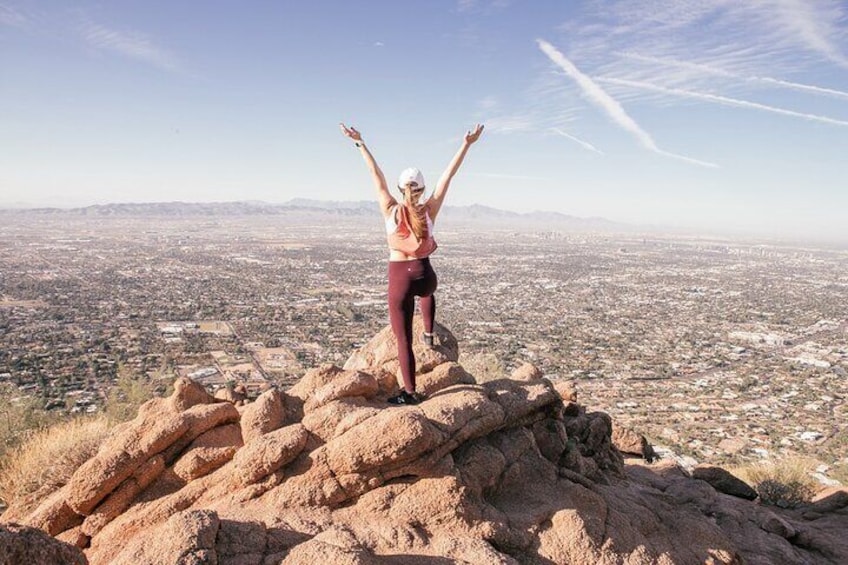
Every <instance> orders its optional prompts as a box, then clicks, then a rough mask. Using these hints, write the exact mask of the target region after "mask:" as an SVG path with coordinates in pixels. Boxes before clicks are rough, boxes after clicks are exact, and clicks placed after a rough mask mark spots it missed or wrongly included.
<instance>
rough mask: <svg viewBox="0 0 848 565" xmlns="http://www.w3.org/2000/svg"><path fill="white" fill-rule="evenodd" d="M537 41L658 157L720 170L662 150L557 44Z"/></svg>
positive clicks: (588, 94) (586, 93)
mask: <svg viewBox="0 0 848 565" xmlns="http://www.w3.org/2000/svg"><path fill="white" fill-rule="evenodd" d="M537 42H538V44H539V48H540V49H541V50H542V52H543V53H544V54H545V55H547V56H548V58H549V59H550V60H551V61H552V62H553V63H554V64H556V65H557V66H558V67H560V68H561V69H562V70H563V71H564V72H565V73H566V74H567V75H568V76H569V77H571V78H572V79H573V80H574V81H575V82H576V83H577V85H578V86H579V87H580V89H581V90H582V91H583V94H584V96H585V97H586V99H587V100H588V101H589V102H590V103H592V104H593V105H595V106H596V107H598V108H599V109H600V110H602V111H603V112H604V113H606V114H607V116H609V118H610V119H611V120H612V121H613V122H614V123H615V124H617V125H618V126H619V127H621V128H622V129H623V130H625V131H627V132H628V133H630V134H631V135H632V136H633V137H635V138H636V140H637V141H638V142H639V144H640V145H642V147H644V148H645V149H647V150H649V151H652V152H654V153H656V154H658V155H663V156H666V157H672V158H674V159H678V160H680V161H684V162H687V163H691V164H694V165H700V166H702V167H717V165H716V164H714V163H709V162H706V161H701V160H699V159H694V158H692V157H687V156H685V155H679V154H677V153H671V152H669V151H665V150H663V149H660V148H659V147H658V146H657V144H656V142H655V141H654V139H653V138H652V137H651V135H650V134H649V133H648V132H646V131H645V130H644V129H642V127H641V126H640V125H639V124H638V123H636V121H635V120H634V119H633V118H631V117H630V116H629V115H628V114H627V112H626V111H625V110H624V108H623V107H622V106H621V104H619V103H618V101H616V100H615V99H614V98H613V97H612V96H610V95H609V94H607V92H606V91H605V90H604V89H603V88H601V87H600V85H598V84H597V83H596V82H595V81H593V80H592V79H591V78H590V77H589V76H588V75H586V74H584V73H583V72H581V71H580V69H578V68H577V67H576V66H575V65H574V63H572V62H571V61H570V60H568V58H566V57H565V55H563V54H562V53H560V52H559V51H558V50H557V49H556V48H555V47H554V46H553V45H551V44H550V43H548V42H547V41H544V40H542V39H539V40H537Z"/></svg>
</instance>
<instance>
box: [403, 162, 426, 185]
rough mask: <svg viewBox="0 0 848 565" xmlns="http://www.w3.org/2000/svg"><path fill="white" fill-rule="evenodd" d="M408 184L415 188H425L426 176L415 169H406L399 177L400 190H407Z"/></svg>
mask: <svg viewBox="0 0 848 565" xmlns="http://www.w3.org/2000/svg"><path fill="white" fill-rule="evenodd" d="M408 184H412V185H414V188H424V175H422V174H421V171H419V170H418V169H416V168H414V167H410V168H409V169H404V171H403V172H402V173H401V174H400V176H399V177H398V188H406V186H407V185H408Z"/></svg>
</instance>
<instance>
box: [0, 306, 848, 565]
mask: <svg viewBox="0 0 848 565" xmlns="http://www.w3.org/2000/svg"><path fill="white" fill-rule="evenodd" d="M417 323H419V322H417ZM415 347H416V358H417V359H418V360H419V361H420V362H419V364H418V367H417V369H418V372H419V379H420V382H421V384H422V388H423V389H424V390H425V392H426V393H427V395H428V397H427V399H426V401H425V402H423V403H422V404H420V405H417V406H403V407H394V406H390V405H388V404H387V403H386V402H385V399H386V397H387V396H388V395H389V394H391V393H392V392H394V391H396V390H397V382H396V377H395V375H396V373H397V356H396V351H395V344H394V340H393V338H392V335H391V331H390V330H389V329H388V328H386V329H384V330H383V331H381V332H380V333H379V334H378V335H377V336H375V338H374V339H373V340H372V341H371V342H370V343H369V344H367V345H366V346H365V347H363V349H362V350H360V351H358V352H356V353H355V354H354V355H353V356H352V357H351V358H350V359H349V360H348V362H347V363H346V364H345V366H344V367H343V368H340V367H335V366H332V365H324V366H322V367H318V368H315V369H312V370H310V371H308V372H307V374H305V375H304V377H303V378H302V379H301V380H300V382H298V383H297V384H296V385H295V386H293V387H292V388H291V389H289V390H287V391H276V390H272V391H267V392H265V393H263V394H262V395H261V396H260V397H259V398H258V399H257V400H256V401H254V402H253V403H249V404H247V405H246V406H244V407H240V408H238V409H237V408H236V407H235V406H234V404H233V403H232V402H228V401H226V400H222V399H221V398H219V399H215V398H213V397H212V396H210V395H208V394H207V393H206V392H205V391H203V390H202V388H201V387H199V386H198V385H196V383H192V382H190V381H185V380H181V381H178V383H177V386H176V388H175V392H174V394H173V396H171V397H170V398H168V399H154V400H151V401H150V402H148V403H147V404H145V405H144V406H143V407H142V409H141V410H140V412H139V415H138V417H137V418H136V419H135V420H133V421H132V422H130V423H128V424H126V425H122V426H120V427H119V428H116V429H115V430H114V432H113V435H112V436H111V437H110V438H109V440H108V441H107V442H105V443H104V444H103V446H102V448H101V449H100V451H99V452H98V453H97V454H96V455H95V456H94V457H93V458H92V459H90V460H89V461H88V462H86V463H85V464H84V465H82V466H81V467H80V468H79V469H78V470H77V472H76V473H75V474H74V475H73V477H72V478H71V480H70V481H69V483H68V484H67V485H65V486H64V487H62V488H60V489H59V490H57V491H55V492H54V493H53V494H52V495H50V496H49V497H48V498H46V499H45V500H44V501H43V502H42V504H41V505H40V506H39V507H38V508H37V509H36V510H35V511H34V512H31V513H29V514H27V515H25V516H17V515H16V514H15V509H14V508H11V509H10V513H9V516H16V518H18V521H20V522H23V523H26V524H29V525H32V526H36V527H38V528H41V529H43V530H44V531H46V532H47V533H49V534H50V535H54V536H57V537H59V538H60V539H62V540H66V541H70V542H72V543H74V544H76V545H78V546H79V547H80V548H82V550H83V551H84V552H85V555H86V557H87V559H88V561H89V562H90V563H92V565H101V564H102V565H106V564H109V565H113V564H114V565H121V564H126V565H129V564H132V565H137V564H143V563H150V564H154V563H176V562H181V563H183V562H184V563H220V564H236V563H238V564H245V565H246V564H251V565H277V564H283V563H285V564H292V563H315V562H325V563H352V564H353V563H356V564H366V563H398V564H399V563H412V564H415V563H421V564H425V563H436V562H454V563H503V564H515V563H570V564H580V563H586V564H596V563H631V564H636V563H666V564H680V563H727V564H730V563H763V564H765V563H769V564H781V563H787V564H789V563H792V564H796V563H840V562H848V541H846V540H845V536H844V534H843V533H842V532H844V531H845V529H846V527H848V494H846V492H845V491H844V490H839V489H836V490H834V491H833V492H831V493H828V494H827V496H825V497H822V498H821V499H820V500H817V501H816V502H814V503H812V504H810V505H808V506H807V507H802V508H798V509H795V510H782V509H774V508H769V507H766V506H763V505H760V504H758V503H757V502H751V501H749V500H745V499H744V498H740V496H744V493H746V492H747V491H745V490H744V489H741V490H740V491H739V492H735V491H733V492H732V493H731V494H726V492H728V491H729V490H731V487H732V488H737V487H739V485H738V484H736V483H735V482H734V481H733V480H732V476H726V475H724V474H722V473H720V472H718V471H712V470H703V471H697V474H696V475H695V476H690V475H689V473H688V472H686V471H685V470H683V469H680V468H679V467H677V466H676V465H674V464H673V463H670V462H662V461H661V462H659V463H656V464H653V465H649V464H648V463H647V462H643V463H630V464H625V460H624V459H623V457H622V454H621V452H620V451H619V449H617V448H616V443H615V441H614V438H615V437H616V435H615V434H614V430H615V429H616V428H615V426H614V425H613V422H612V421H611V419H610V418H609V416H608V415H607V414H605V413H602V412H593V411H591V410H587V409H586V408H585V407H584V406H583V405H580V404H578V403H577V402H576V399H577V398H576V395H575V394H574V392H573V388H572V387H570V386H567V385H566V384H563V383H552V382H550V381H549V380H547V379H545V378H543V376H542V375H541V373H540V372H539V371H538V370H536V369H535V368H534V367H532V366H530V365H527V366H524V367H521V368H519V369H518V370H516V371H515V372H514V373H513V375H512V378H507V379H501V380H496V381H489V382H484V383H477V382H476V381H475V379H474V375H471V374H469V373H468V372H467V371H466V370H465V369H464V368H463V367H461V366H460V365H459V364H457V360H458V346H457V343H456V340H455V339H454V337H453V336H452V335H451V334H450V332H449V331H448V330H446V329H445V328H443V327H439V328H437V345H436V347H435V348H433V349H430V348H426V347H424V346H423V345H421V344H416V346H415ZM239 402H240V401H239ZM617 436H618V437H617V438H616V441H619V442H620V443H622V446H623V443H624V441H625V440H627V441H629V442H630V445H631V446H632V447H631V448H630V450H631V451H635V452H637V454H640V455H644V454H645V446H644V444H643V443H642V440H643V438H641V437H640V436H637V435H635V434H634V435H633V436H627V435H626V434H625V435H624V436H622V434H620V433H619V434H617ZM628 461H629V462H631V461H632V460H628ZM5 528H6V530H3V532H5V531H7V530H8V531H12V530H11V526H5ZM18 531H20V530H18ZM3 535H5V533H4V534H3ZM16 535H24V534H23V533H19V534H16ZM57 543H58V542H57Z"/></svg>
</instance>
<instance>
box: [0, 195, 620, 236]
mask: <svg viewBox="0 0 848 565" xmlns="http://www.w3.org/2000/svg"><path fill="white" fill-rule="evenodd" d="M9 214H15V215H22V214H32V215H37V216H60V217H61V216H66V217H69V216H91V217H146V216H151V217H193V216H252V215H255V216H277V215H285V216H306V217H310V218H313V217H316V216H335V217H338V216H344V217H350V218H355V217H362V218H370V217H373V216H375V215H377V214H378V210H377V205H376V204H375V202H374V201H372V200H355V201H333V200H311V199H307V198H295V199H292V200H289V201H288V202H284V203H282V204H272V203H268V202H261V201H254V200H248V201H238V202H149V203H120V204H96V205H93V206H85V207H81V208H8V209H0V216H3V215H9ZM440 220H441V221H442V222H444V223H445V224H450V225H455V224H459V223H465V224H473V225H482V224H485V225H489V226H493V225H496V226H500V227H504V228H518V227H521V228H533V229H534V230H541V231H545V230H549V229H579V230H603V231H610V230H613V231H630V230H632V229H634V226H631V225H628V224H623V223H618V222H613V221H610V220H607V219H604V218H580V217H577V216H570V215H567V214H561V213H559V212H542V211H538V212H528V213H517V212H510V211H508V210H501V209H498V208H492V207H490V206H483V205H481V204H473V205H471V206H445V207H444V208H443V210H442V214H441V216H440Z"/></svg>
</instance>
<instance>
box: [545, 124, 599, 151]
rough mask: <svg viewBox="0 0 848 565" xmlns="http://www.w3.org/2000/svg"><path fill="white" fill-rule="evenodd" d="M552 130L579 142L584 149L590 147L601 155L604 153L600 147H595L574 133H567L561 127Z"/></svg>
mask: <svg viewBox="0 0 848 565" xmlns="http://www.w3.org/2000/svg"><path fill="white" fill-rule="evenodd" d="M551 131H553V132H554V133H557V134H559V135H561V136H563V137H565V138H566V139H570V140H571V141H573V142H575V143H577V144H578V145H580V146H581V147H583V148H584V149H588V150H589V151H594V152H595V153H598V154H599V155H603V152H602V151H601V150H600V149H598V148H597V147H595V146H594V145H592V144H591V143H589V142H588V141H583V140H582V139H580V138H578V137H574V136H573V135H571V134H569V133H565V132H564V131H562V130H561V129H559V128H551Z"/></svg>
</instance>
